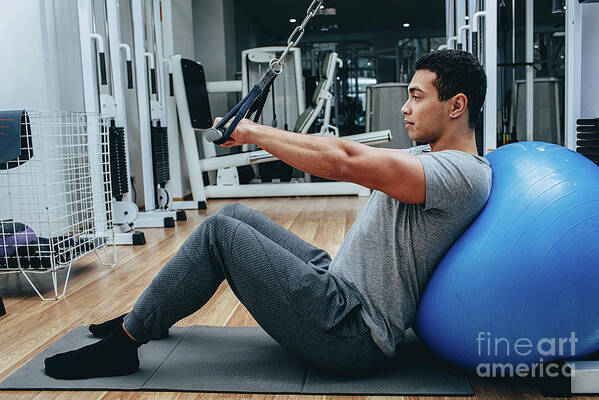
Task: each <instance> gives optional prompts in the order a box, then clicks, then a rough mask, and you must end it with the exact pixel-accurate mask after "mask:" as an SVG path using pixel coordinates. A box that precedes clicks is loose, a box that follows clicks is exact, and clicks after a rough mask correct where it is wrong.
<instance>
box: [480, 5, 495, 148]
mask: <svg viewBox="0 0 599 400" xmlns="http://www.w3.org/2000/svg"><path fill="white" fill-rule="evenodd" d="M485 6H486V11H487V15H486V16H485V38H484V43H485V72H486V73H487V98H486V100H485V114H484V115H485V120H484V140H483V151H484V154H483V155H485V154H487V153H488V152H489V151H491V150H494V149H495V148H496V147H497V2H496V1H494V0H486V1H485Z"/></svg>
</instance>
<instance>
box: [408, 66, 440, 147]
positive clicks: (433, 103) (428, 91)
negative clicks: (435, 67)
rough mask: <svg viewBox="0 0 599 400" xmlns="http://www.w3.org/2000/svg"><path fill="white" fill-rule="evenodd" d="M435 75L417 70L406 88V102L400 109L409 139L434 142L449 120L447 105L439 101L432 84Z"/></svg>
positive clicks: (427, 71)
mask: <svg viewBox="0 0 599 400" xmlns="http://www.w3.org/2000/svg"><path fill="white" fill-rule="evenodd" d="M436 78H437V74H435V73H434V72H431V71H429V70H426V69H425V70H418V71H416V73H415V74H414V77H413V78H412V82H410V85H409V86H408V93H409V96H408V101H406V103H405V104H404V105H403V107H402V108H401V112H402V114H403V115H404V124H405V126H406V129H407V130H408V133H409V135H410V139H412V140H415V141H418V142H427V143H432V142H436V141H437V140H438V139H439V137H440V136H441V133H442V132H443V129H444V127H445V126H446V123H447V122H448V120H449V108H448V107H449V105H448V102H447V101H440V100H439V96H438V93H437V89H436V88H435V86H434V85H433V82H434V81H435V79H436Z"/></svg>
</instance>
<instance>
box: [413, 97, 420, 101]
mask: <svg viewBox="0 0 599 400" xmlns="http://www.w3.org/2000/svg"><path fill="white" fill-rule="evenodd" d="M412 98H413V99H416V100H419V99H420V97H419V96H412Z"/></svg>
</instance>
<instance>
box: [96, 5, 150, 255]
mask: <svg viewBox="0 0 599 400" xmlns="http://www.w3.org/2000/svg"><path fill="white" fill-rule="evenodd" d="M103 1H105V2H106V3H105V4H106V21H107V27H108V44H109V48H110V71H111V76H110V77H111V81H112V95H113V97H108V99H107V100H108V101H112V103H113V104H114V113H113V115H110V116H111V117H113V118H114V120H115V124H116V125H117V126H118V127H122V128H123V133H124V135H125V141H124V143H125V157H126V159H127V162H126V164H127V179H129V177H130V176H131V165H130V160H129V128H128V125H127V117H126V116H127V108H126V102H125V93H124V91H125V85H124V79H123V77H122V75H121V70H122V69H121V65H122V64H121V62H122V61H123V58H122V56H123V54H124V56H125V58H124V60H125V61H128V62H130V61H131V60H132V59H131V48H130V47H129V45H127V44H126V43H122V42H121V28H120V19H119V0H103ZM104 96H105V95H104ZM103 108H104V109H103V110H102V111H103V112H105V111H106V110H105V107H103ZM113 210H114V215H115V224H117V228H119V229H120V230H122V231H121V232H116V237H115V244H117V245H140V244H145V237H144V234H143V232H141V231H138V232H135V228H138V227H139V226H137V224H136V220H137V218H138V217H139V215H140V213H139V208H138V207H137V204H135V203H134V202H133V201H132V196H131V192H127V193H125V194H124V196H123V200H122V201H117V200H115V199H113ZM129 230H133V232H129Z"/></svg>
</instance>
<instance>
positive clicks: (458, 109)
mask: <svg viewBox="0 0 599 400" xmlns="http://www.w3.org/2000/svg"><path fill="white" fill-rule="evenodd" d="M450 101H451V110H450V112H449V117H450V118H452V119H456V118H459V117H460V116H461V115H462V114H464V113H465V112H466V111H467V110H468V97H466V95H465V94H464V93H458V94H456V95H455V96H453V97H452V98H451V100H450Z"/></svg>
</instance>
